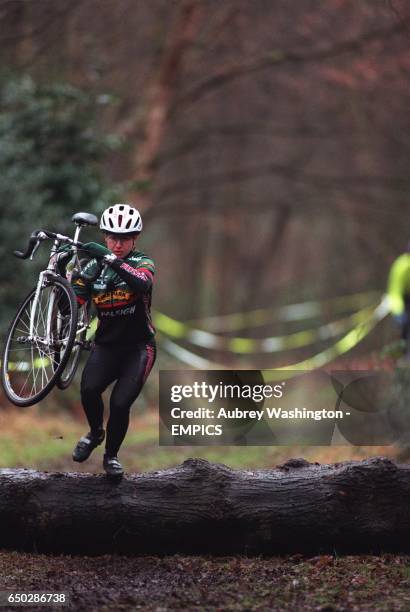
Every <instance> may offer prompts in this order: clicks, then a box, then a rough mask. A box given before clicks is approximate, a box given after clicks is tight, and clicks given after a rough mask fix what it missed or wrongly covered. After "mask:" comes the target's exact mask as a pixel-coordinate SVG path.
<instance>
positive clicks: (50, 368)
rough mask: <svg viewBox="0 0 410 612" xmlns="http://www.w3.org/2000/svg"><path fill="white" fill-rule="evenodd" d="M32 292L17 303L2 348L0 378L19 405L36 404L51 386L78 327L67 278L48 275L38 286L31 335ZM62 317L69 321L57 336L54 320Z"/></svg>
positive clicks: (63, 364) (13, 401)
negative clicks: (49, 277)
mask: <svg viewBox="0 0 410 612" xmlns="http://www.w3.org/2000/svg"><path fill="white" fill-rule="evenodd" d="M35 295H36V289H33V290H32V291H30V292H29V293H28V295H27V296H26V297H25V298H24V300H23V301H22V303H21V304H20V306H19V308H18V310H17V313H16V315H15V317H14V319H13V320H12V322H11V324H10V327H9V329H8V332H7V336H6V342H5V345H4V348H3V352H2V364H1V380H2V384H3V389H4V392H5V394H6V396H7V398H8V399H9V400H10V401H11V402H12V403H13V404H14V405H16V406H21V407H24V406H32V405H33V404H36V403H37V402H39V401H40V400H42V399H43V398H44V397H46V395H47V394H48V393H49V392H50V391H51V389H52V388H53V387H54V385H55V384H56V382H57V379H58V378H59V376H60V374H61V372H62V371H63V370H64V368H65V366H66V364H67V361H68V359H69V356H70V353H71V349H72V347H73V344H74V340H75V335H76V330H77V316H78V307H77V300H76V297H75V293H74V291H73V289H72V287H71V285H70V283H68V281H66V280H65V279H63V278H61V277H53V278H52V279H51V280H50V279H47V280H46V282H45V283H44V285H43V287H42V288H41V290H40V294H39V300H38V302H37V308H36V311H35V317H34V335H33V337H30V334H29V328H30V313H31V312H32V308H33V305H34V299H35ZM64 300H65V302H64ZM62 303H64V308H68V310H67V311H66V312H63V310H62V308H61V306H60V305H61V304H62ZM64 317H65V318H67V322H68V323H69V325H68V327H67V326H66V327H65V328H64V329H65V330H66V332H65V334H66V335H65V336H64V337H58V338H57V337H56V335H55V329H56V328H57V327H58V326H57V325H56V324H55V321H56V320H58V319H59V318H60V319H62V318H64ZM60 327H61V325H60ZM19 334H20V335H19ZM62 346H63V347H64V350H63V351H62V350H61V347H62ZM56 353H58V363H57V362H56V360H55V355H56Z"/></svg>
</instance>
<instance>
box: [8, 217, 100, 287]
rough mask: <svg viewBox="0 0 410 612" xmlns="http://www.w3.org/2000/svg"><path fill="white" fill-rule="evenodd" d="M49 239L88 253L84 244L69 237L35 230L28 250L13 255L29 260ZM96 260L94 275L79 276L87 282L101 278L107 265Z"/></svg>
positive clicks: (83, 274) (31, 235) (82, 274)
mask: <svg viewBox="0 0 410 612" xmlns="http://www.w3.org/2000/svg"><path fill="white" fill-rule="evenodd" d="M48 238H49V239H52V240H58V241H59V242H64V243H65V244H71V245H74V246H76V247H78V248H79V249H82V250H84V252H87V249H86V248H85V245H84V244H83V243H82V242H79V241H75V240H73V239H72V238H69V237H68V236H64V235H63V234H56V233H55V232H49V231H48V230H40V229H38V230H34V231H33V232H32V233H31V234H30V238H29V241H28V245H27V248H26V250H25V251H24V252H23V251H13V255H15V257H18V258H19V259H28V258H29V257H33V255H34V253H35V252H36V250H37V249H38V247H39V245H40V242H41V241H43V240H47V239H48ZM94 259H97V266H96V269H95V272H94V274H91V275H88V274H85V273H84V272H83V271H81V272H80V274H79V276H80V278H82V279H83V280H85V281H87V282H94V281H95V280H96V279H97V278H98V277H99V276H100V274H101V272H102V270H103V268H104V266H105V265H106V264H105V263H104V261H103V260H102V259H99V258H97V257H95V256H94Z"/></svg>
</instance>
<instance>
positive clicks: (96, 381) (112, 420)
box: [81, 340, 156, 457]
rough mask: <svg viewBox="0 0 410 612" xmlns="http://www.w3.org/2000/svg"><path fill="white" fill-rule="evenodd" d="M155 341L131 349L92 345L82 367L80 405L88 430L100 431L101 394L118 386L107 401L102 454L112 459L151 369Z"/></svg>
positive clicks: (121, 440)
mask: <svg viewBox="0 0 410 612" xmlns="http://www.w3.org/2000/svg"><path fill="white" fill-rule="evenodd" d="M155 357H156V346H155V341H154V340H150V341H149V342H141V343H138V344H136V345H132V346H124V345H123V346H107V345H102V344H100V345H95V347H94V348H93V350H92V352H91V355H90V357H89V359H88V361H87V363H86V365H85V368H84V371H83V375H82V379H81V401H82V403H83V407H84V411H85V414H86V415H87V419H88V422H89V424H90V429H91V431H92V432H97V431H98V430H99V429H102V427H103V417H104V403H103V400H102V397H101V394H102V392H103V391H104V390H105V389H106V388H107V387H108V385H110V384H111V383H112V382H114V380H116V381H117V382H116V383H115V385H114V388H113V390H112V393H111V398H110V417H109V419H108V423H107V439H106V444H105V452H106V453H107V455H109V456H110V457H115V456H116V455H117V453H118V451H119V449H120V446H121V444H122V442H123V440H124V438H125V434H126V433H127V429H128V424H129V418H130V408H131V404H132V403H133V402H134V401H135V400H136V399H137V397H138V395H139V394H140V391H141V389H142V387H143V385H144V383H145V381H146V379H147V377H148V374H149V373H150V371H151V369H152V366H153V365H154V361H155Z"/></svg>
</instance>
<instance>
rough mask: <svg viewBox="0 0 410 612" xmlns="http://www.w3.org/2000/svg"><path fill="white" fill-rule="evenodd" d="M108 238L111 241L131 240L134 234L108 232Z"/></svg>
mask: <svg viewBox="0 0 410 612" xmlns="http://www.w3.org/2000/svg"><path fill="white" fill-rule="evenodd" d="M106 238H107V240H110V241H111V242H121V243H123V242H128V241H129V240H134V236H127V235H125V236H121V235H118V234H107V235H106Z"/></svg>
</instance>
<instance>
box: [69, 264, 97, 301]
mask: <svg viewBox="0 0 410 612" xmlns="http://www.w3.org/2000/svg"><path fill="white" fill-rule="evenodd" d="M96 266H97V260H96V259H91V260H90V261H89V262H88V263H87V265H86V266H85V268H84V272H85V273H86V274H88V275H92V274H93V273H94V272H95V268H96ZM71 285H72V287H73V289H74V293H75V295H76V298H77V302H78V303H79V304H84V303H85V302H88V301H89V300H90V299H91V283H88V282H87V281H85V280H84V279H82V278H75V279H74V280H73V281H72V283H71Z"/></svg>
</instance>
